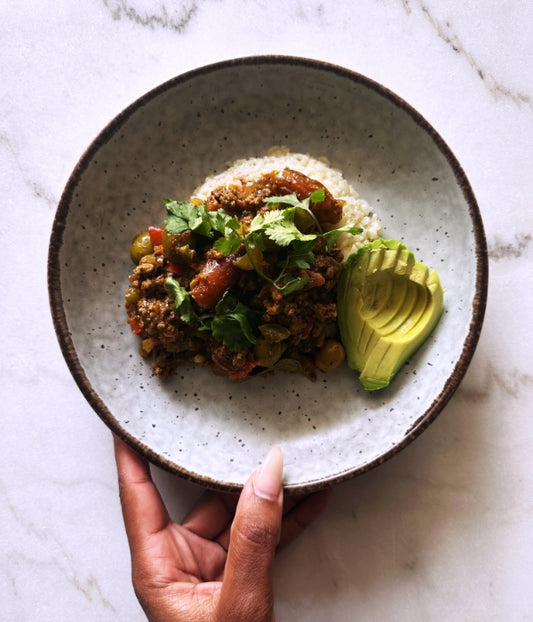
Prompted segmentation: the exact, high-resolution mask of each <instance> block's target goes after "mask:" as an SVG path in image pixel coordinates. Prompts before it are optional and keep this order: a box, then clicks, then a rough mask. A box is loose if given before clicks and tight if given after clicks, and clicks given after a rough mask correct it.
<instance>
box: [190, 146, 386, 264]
mask: <svg viewBox="0 0 533 622" xmlns="http://www.w3.org/2000/svg"><path fill="white" fill-rule="evenodd" d="M284 168H290V169H293V170H295V171H298V172H300V173H303V174H304V175H307V177H310V178H311V179H316V180H317V181H319V182H321V183H322V184H324V186H326V188H327V189H328V190H329V191H330V192H331V194H332V195H333V196H334V197H335V198H336V199H338V200H341V201H344V206H343V211H342V214H343V215H342V219H341V221H340V222H339V223H338V224H337V225H336V226H337V227H341V226H344V225H347V224H350V225H351V226H354V227H361V228H362V229H363V231H362V233H360V234H359V235H351V234H349V233H343V234H342V235H340V236H339V237H338V239H337V246H338V247H339V249H340V250H341V252H342V255H343V258H344V259H346V258H347V257H348V256H349V255H350V254H351V253H354V252H355V251H356V250H357V249H358V248H359V247H361V246H363V244H366V243H367V242H371V241H372V240H375V239H376V238H378V237H380V235H381V221H380V220H379V218H378V217H377V215H376V214H374V212H373V211H372V208H371V207H370V205H369V204H368V203H367V202H366V201H365V200H364V199H361V198H360V197H359V195H358V193H357V192H356V191H355V189H354V188H353V187H352V186H351V185H350V184H349V183H348V182H347V181H346V179H344V177H343V175H342V173H341V172H340V171H339V170H337V169H334V168H332V167H331V166H329V162H328V161H327V160H326V159H325V158H320V159H317V158H313V157H311V156H310V155H307V154H303V153H291V152H290V151H289V150H288V149H287V148H274V149H271V150H270V151H269V153H268V155H266V156H264V157H257V158H248V159H241V160H235V161H234V162H232V163H230V164H229V168H228V169H227V170H225V171H224V172H222V173H219V174H218V175H211V176H210V177H207V179H206V180H205V181H204V182H203V183H202V185H201V186H199V187H198V188H196V190H195V191H194V193H193V197H195V198H198V199H201V200H202V201H205V200H207V198H208V196H209V195H210V194H211V192H212V191H213V190H214V189H215V188H218V187H220V186H226V187H228V186H232V185H240V182H246V181H253V180H254V179H257V178H258V177H260V176H261V175H264V174H266V173H270V172H272V171H281V170H283V169H284Z"/></svg>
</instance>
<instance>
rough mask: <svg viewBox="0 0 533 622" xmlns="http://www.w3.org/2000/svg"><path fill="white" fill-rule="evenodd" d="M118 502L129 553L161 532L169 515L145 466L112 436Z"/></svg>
mask: <svg viewBox="0 0 533 622" xmlns="http://www.w3.org/2000/svg"><path fill="white" fill-rule="evenodd" d="M114 446H115V461H116V463H117V472H118V483H119V490H120V502H121V505H122V514H123V517H124V524H125V527H126V533H127V534H128V540H129V542H130V547H131V549H132V551H134V550H137V549H138V547H139V546H141V547H142V544H143V542H145V540H146V538H147V537H148V536H150V535H152V534H154V533H157V532H159V531H161V530H162V529H164V528H165V527H166V526H167V525H168V523H169V521H170V518H169V515H168V512H167V510H166V508H165V505H164V503H163V500H162V499H161V497H160V495H159V492H158V490H157V488H156V487H155V485H154V483H153V482H152V477H151V475H150V467H149V464H148V462H147V461H146V460H145V459H144V458H142V457H141V456H139V455H138V454H137V453H136V452H135V451H133V449H131V448H130V447H128V445H126V444H125V443H124V442H123V441H121V440H120V439H119V438H117V437H116V436H114Z"/></svg>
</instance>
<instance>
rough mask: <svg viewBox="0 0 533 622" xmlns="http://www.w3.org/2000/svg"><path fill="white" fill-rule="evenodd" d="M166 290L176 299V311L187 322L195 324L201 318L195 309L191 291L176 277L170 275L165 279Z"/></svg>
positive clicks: (170, 296) (169, 295)
mask: <svg viewBox="0 0 533 622" xmlns="http://www.w3.org/2000/svg"><path fill="white" fill-rule="evenodd" d="M165 291H166V292H167V294H168V297H169V298H172V300H174V312H175V313H176V314H177V315H178V316H179V317H180V319H181V320H183V321H184V322H185V323H186V324H193V323H194V322H196V321H197V320H198V319H199V318H198V315H197V314H196V312H195V310H194V309H193V306H192V299H191V295H190V293H189V292H188V291H187V290H186V289H185V287H182V286H181V285H180V284H179V282H178V281H177V280H176V279H174V278H172V277H168V279H167V280H166V281H165Z"/></svg>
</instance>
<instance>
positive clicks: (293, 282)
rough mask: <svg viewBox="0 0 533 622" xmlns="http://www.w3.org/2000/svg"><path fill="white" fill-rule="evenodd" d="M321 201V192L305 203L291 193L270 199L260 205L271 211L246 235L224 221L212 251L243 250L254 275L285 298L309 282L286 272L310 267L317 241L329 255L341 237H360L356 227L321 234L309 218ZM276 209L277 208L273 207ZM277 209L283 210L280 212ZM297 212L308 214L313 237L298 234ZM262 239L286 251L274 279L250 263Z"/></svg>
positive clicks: (262, 246)
mask: <svg viewBox="0 0 533 622" xmlns="http://www.w3.org/2000/svg"><path fill="white" fill-rule="evenodd" d="M324 199H325V192H324V189H323V188H320V189H318V190H315V191H314V192H313V193H312V194H311V195H310V196H309V197H307V198H306V199H303V200H301V199H299V198H298V197H297V196H296V194H295V193H292V194H288V195H284V196H271V197H267V198H265V199H264V202H265V203H267V204H269V205H272V206H273V208H272V209H270V210H269V211H267V212H265V213H263V214H257V215H256V216H255V217H254V218H253V220H252V222H251V223H250V226H249V227H248V229H247V230H246V231H244V230H243V228H242V227H241V225H240V223H239V224H238V225H235V224H234V223H232V222H230V221H227V223H226V234H225V236H224V237H223V238H219V239H217V240H216V241H215V243H214V247H215V248H216V249H217V250H218V251H219V252H220V253H222V254H224V255H229V254H230V253H235V252H237V250H239V248H240V247H241V245H242V246H244V250H245V252H246V254H247V255H248V257H249V259H250V262H251V264H252V266H253V267H254V269H255V271H256V272H257V273H258V274H259V275H260V276H261V277H262V278H263V279H264V280H265V281H268V282H269V283H271V284H272V285H274V287H276V288H277V289H278V290H279V291H281V292H282V293H283V294H285V295H287V294H290V293H292V292H294V291H297V290H299V289H302V288H303V287H305V285H306V283H307V282H308V280H309V278H308V277H307V276H298V275H295V274H293V273H291V272H290V271H289V268H291V267H293V268H299V269H307V268H310V267H311V266H312V265H313V264H314V260H315V256H314V252H313V249H314V246H315V243H316V241H317V240H318V239H321V238H322V239H325V241H326V246H327V249H328V251H331V249H332V248H333V246H334V244H335V241H336V240H337V238H338V237H339V235H341V234H342V233H351V234H353V235H357V234H359V233H361V231H362V229H361V228H360V227H352V226H350V225H346V226H343V227H339V228H337V229H332V230H330V231H323V229H322V227H321V225H320V223H319V222H318V220H317V218H316V216H315V215H314V214H313V212H312V210H311V208H310V204H311V203H319V202H321V201H323V200H324ZM276 206H277V207H276ZM281 206H285V207H284V208H283V209H280V208H281ZM298 210H302V211H303V212H306V213H307V214H309V216H310V218H311V219H312V221H313V222H314V225H315V229H316V231H317V233H304V232H302V231H301V230H300V229H299V228H298V226H297V224H296V221H295V217H296V214H297V211H298ZM265 236H266V237H267V238H268V239H270V240H272V241H273V242H275V243H276V244H277V245H278V246H280V247H282V248H286V249H287V252H286V255H285V260H284V261H283V263H282V265H281V267H280V270H279V272H278V275H277V276H276V277H274V278H271V277H269V276H268V275H267V274H265V273H264V272H263V271H262V270H261V267H260V266H259V265H258V264H257V262H256V261H255V260H254V253H253V252H252V251H253V250H254V249H258V250H260V251H264V250H265Z"/></svg>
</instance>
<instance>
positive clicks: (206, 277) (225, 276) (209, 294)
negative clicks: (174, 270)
mask: <svg viewBox="0 0 533 622" xmlns="http://www.w3.org/2000/svg"><path fill="white" fill-rule="evenodd" d="M234 260H235V257H233V256H232V255H228V256H227V257H223V258H222V259H220V260H216V259H210V260H209V261H207V262H206V264H205V266H204V267H203V268H202V271H201V272H200V274H198V275H197V276H196V277H195V278H194V279H193V280H192V281H191V290H190V291H191V296H192V298H193V299H194V301H195V302H196V304H197V305H198V306H200V307H202V309H212V308H213V307H214V306H215V305H216V304H217V302H218V301H219V300H220V299H221V298H222V296H223V295H224V293H225V292H226V290H228V289H229V288H230V287H231V286H232V285H235V283H236V282H237V280H238V279H239V275H240V273H241V272H240V270H239V268H237V266H236V265H235V261H234Z"/></svg>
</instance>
